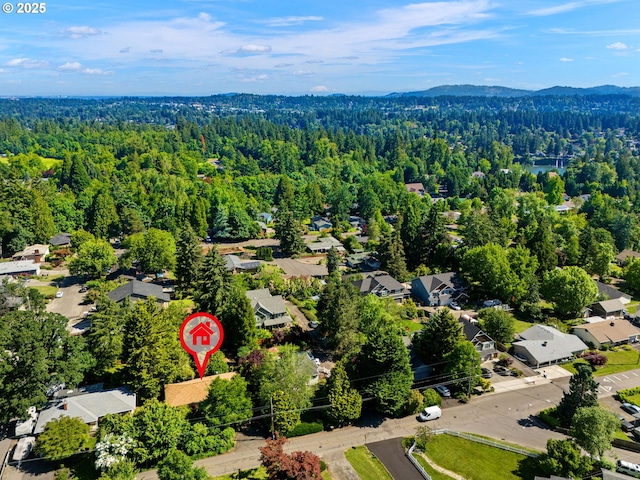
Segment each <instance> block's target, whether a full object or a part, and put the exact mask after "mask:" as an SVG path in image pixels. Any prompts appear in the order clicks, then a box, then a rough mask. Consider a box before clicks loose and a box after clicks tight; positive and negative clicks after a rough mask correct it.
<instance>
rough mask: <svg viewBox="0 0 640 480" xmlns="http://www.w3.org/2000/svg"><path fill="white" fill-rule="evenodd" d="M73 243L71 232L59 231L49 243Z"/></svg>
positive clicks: (54, 244)
mask: <svg viewBox="0 0 640 480" xmlns="http://www.w3.org/2000/svg"><path fill="white" fill-rule="evenodd" d="M69 243H71V234H69V233H58V234H57V235H54V236H53V237H51V238H50V239H49V244H50V245H53V246H54V247H55V246H58V245H67V244H69Z"/></svg>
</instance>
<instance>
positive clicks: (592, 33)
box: [543, 28, 640, 37]
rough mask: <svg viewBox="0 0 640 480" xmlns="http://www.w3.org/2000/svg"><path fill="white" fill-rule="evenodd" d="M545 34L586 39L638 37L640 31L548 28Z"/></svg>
mask: <svg viewBox="0 0 640 480" xmlns="http://www.w3.org/2000/svg"><path fill="white" fill-rule="evenodd" d="M543 32H544V33H554V34H558V35H582V36H585V37H612V36H615V35H638V34H640V29H635V30H573V29H568V28H548V29H546V30H543Z"/></svg>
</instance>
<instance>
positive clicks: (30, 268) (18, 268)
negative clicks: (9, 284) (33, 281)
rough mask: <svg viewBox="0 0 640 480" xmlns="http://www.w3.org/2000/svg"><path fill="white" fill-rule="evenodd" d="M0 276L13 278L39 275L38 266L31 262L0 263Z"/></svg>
mask: <svg viewBox="0 0 640 480" xmlns="http://www.w3.org/2000/svg"><path fill="white" fill-rule="evenodd" d="M0 275H10V276H13V277H16V276H22V275H40V264H39V263H36V262H34V261H33V260H18V261H13V262H0Z"/></svg>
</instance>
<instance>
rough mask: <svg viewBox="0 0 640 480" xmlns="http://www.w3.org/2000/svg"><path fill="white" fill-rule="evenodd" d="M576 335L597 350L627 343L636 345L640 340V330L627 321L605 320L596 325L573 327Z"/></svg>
mask: <svg viewBox="0 0 640 480" xmlns="http://www.w3.org/2000/svg"><path fill="white" fill-rule="evenodd" d="M573 333H574V335H577V336H578V337H580V339H581V340H582V341H583V342H584V343H586V344H589V345H593V346H594V347H595V348H602V346H603V345H606V346H609V347H611V346H614V345H622V344H625V343H636V342H637V341H638V339H639V338H640V329H639V328H637V327H634V326H633V325H632V324H631V323H630V322H628V321H627V320H604V321H602V322H596V323H585V324H584V325H579V326H577V327H573Z"/></svg>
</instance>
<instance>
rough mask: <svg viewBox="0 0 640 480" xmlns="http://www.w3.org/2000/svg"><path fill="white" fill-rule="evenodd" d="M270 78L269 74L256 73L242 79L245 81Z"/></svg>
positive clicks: (261, 80) (260, 80)
mask: <svg viewBox="0 0 640 480" xmlns="http://www.w3.org/2000/svg"><path fill="white" fill-rule="evenodd" d="M268 78H269V75H267V74H264V73H262V74H260V75H254V76H252V77H242V78H241V81H243V82H264V81H265V80H267V79H268Z"/></svg>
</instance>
